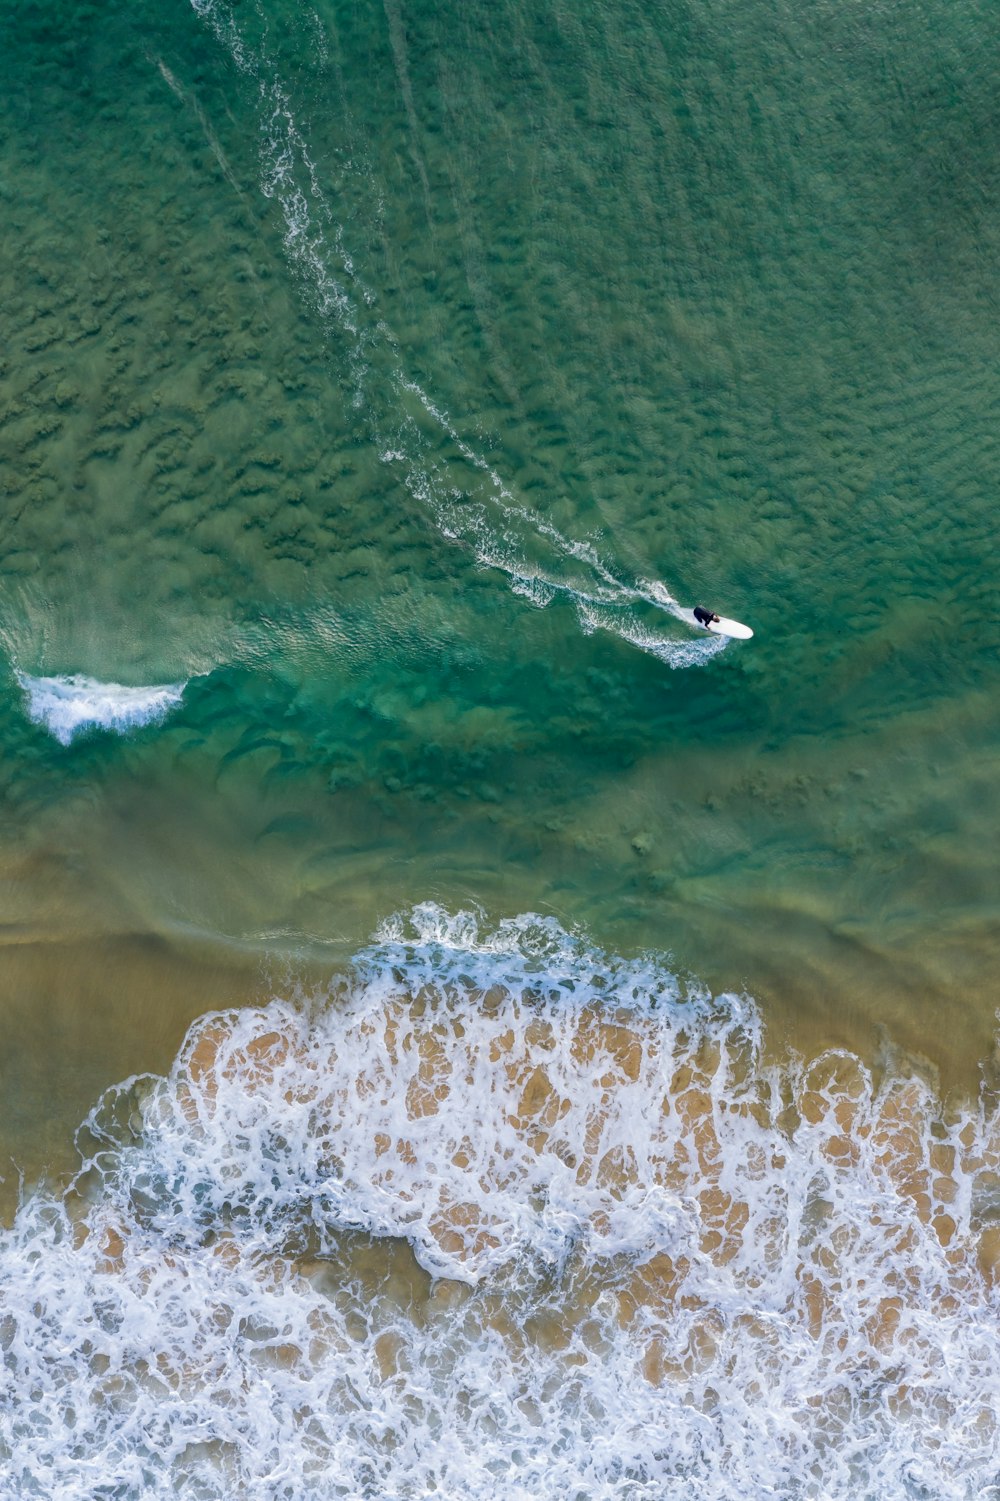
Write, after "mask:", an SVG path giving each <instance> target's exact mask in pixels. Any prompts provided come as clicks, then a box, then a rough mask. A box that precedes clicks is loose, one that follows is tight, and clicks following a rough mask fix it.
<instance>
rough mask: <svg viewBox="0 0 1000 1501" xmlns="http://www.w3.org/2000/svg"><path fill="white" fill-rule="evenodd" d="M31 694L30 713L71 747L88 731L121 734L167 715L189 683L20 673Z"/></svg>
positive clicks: (77, 674) (79, 674)
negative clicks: (106, 680) (103, 680)
mask: <svg viewBox="0 0 1000 1501" xmlns="http://www.w3.org/2000/svg"><path fill="white" fill-rule="evenodd" d="M16 676H17V680H18V682H19V683H20V685H21V687H22V688H23V689H24V693H25V696H26V698H27V706H28V716H29V718H30V719H32V720H34V722H35V724H41V725H44V726H45V728H46V729H47V730H48V731H49V733H50V734H52V735H54V736H55V738H56V739H57V740H58V741H59V743H60V745H69V743H70V741H71V740H72V739H73V737H74V736H75V735H78V734H80V733H81V732H82V731H84V730H92V729H102V730H113V731H115V732H116V733H117V734H119V735H123V734H125V733H126V732H127V731H128V730H135V729H139V728H140V727H141V726H142V725H147V724H156V723H158V722H159V721H160V720H161V719H165V718H166V716H167V715H168V714H169V713H170V711H171V709H173V708H175V707H176V705H177V704H179V703H180V701H181V698H182V697H183V694H184V689H185V688H186V687H187V683H186V682H183V683H158V684H153V685H151V686H148V687H128V686H126V685H125V684H124V683H101V682H99V681H98V680H97V679H96V678H88V677H84V676H83V675H82V674H81V673H73V674H71V675H69V676H67V677H51V678H49V677H32V676H31V674H30V673H27V672H18V673H17V674H16Z"/></svg>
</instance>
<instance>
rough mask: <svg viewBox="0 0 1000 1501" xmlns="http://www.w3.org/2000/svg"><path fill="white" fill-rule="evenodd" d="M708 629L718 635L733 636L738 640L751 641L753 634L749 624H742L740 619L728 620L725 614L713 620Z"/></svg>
mask: <svg viewBox="0 0 1000 1501" xmlns="http://www.w3.org/2000/svg"><path fill="white" fill-rule="evenodd" d="M708 629H709V630H710V631H713V632H714V633H715V635H716V636H732V637H733V638H734V640H736V641H749V640H750V637H751V636H752V635H753V631H752V630H751V629H750V627H749V626H748V625H740V622H739V621H738V620H727V619H726V617H725V616H724V615H723V616H722V618H721V619H720V620H713V621H712V623H711V625H710V626H709V627H708Z"/></svg>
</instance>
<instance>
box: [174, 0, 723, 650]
mask: <svg viewBox="0 0 1000 1501" xmlns="http://www.w3.org/2000/svg"><path fill="white" fill-rule="evenodd" d="M191 4H192V7H193V9H194V10H195V12H196V13H197V14H198V15H199V17H201V18H202V19H203V20H204V21H205V22H206V23H207V25H208V26H209V27H210V29H211V30H212V32H213V33H214V35H215V37H216V39H217V40H218V41H219V43H220V44H221V45H222V46H223V47H224V48H225V49H226V51H227V52H228V54H229V56H230V58H231V60H232V62H233V64H234V65H235V67H236V69H237V70H238V72H239V73H240V74H241V75H243V76H244V77H245V78H246V79H248V80H249V81H251V82H252V83H253V84H254V85H255V87H256V89H257V94H258V124H259V130H260V159H261V177H260V188H261V191H262V192H263V193H264V194H265V196H266V197H268V198H270V199H273V201H274V202H275V203H276V204H277V206H278V207H279V209H280V211H281V215H282V220H283V227H284V228H283V243H284V248H285V252H286V255H287V256H288V260H289V263H290V265H291V266H292V268H293V270H294V271H295V272H296V274H297V275H298V277H299V279H300V282H301V284H302V286H303V289H304V291H305V294H306V296H307V299H308V301H309V302H310V303H311V305H312V307H313V309H314V310H315V312H316V313H317V315H318V316H319V318H320V320H321V322H322V324H323V326H324V328H325V329H326V330H327V332H328V334H329V336H330V337H331V340H335V341H336V342H337V343H338V344H339V345H340V347H341V350H342V352H343V354H344V356H345V358H346V361H347V365H348V370H349V373H350V377H351V381H352V383H353V405H354V406H355V408H356V409H357V410H358V411H360V412H362V413H363V414H364V416H365V418H366V419H367V421H368V423H369V425H370V428H371V431H372V437H373V438H374V441H375V443H376V445H377V448H378V452H379V455H380V458H381V459H382V461H383V462H384V463H386V464H390V465H392V466H394V467H396V469H397V471H398V473H399V476H400V479H401V481H402V483H403V484H404V486H405V488H406V490H407V491H408V492H409V494H410V495H411V496H412V497H413V499H414V500H415V501H416V502H417V503H418V504H419V505H420V506H421V507H422V508H424V509H425V510H426V511H428V512H429V513H430V515H431V516H432V517H433V519H434V522H435V524H436V526H437V528H438V530H439V531H440V533H441V534H442V535H443V536H444V537H446V538H448V539H449V540H452V541H455V542H459V543H461V544H463V545H464V546H466V547H468V548H469V549H470V550H471V551H472V553H473V555H474V556H475V558H476V560H477V562H478V563H479V564H480V565H481V566H483V567H489V568H495V569H497V570H499V571H500V572H502V573H503V574H504V575H505V576H506V578H507V581H508V584H509V586H510V588H511V589H512V590H513V592H514V593H516V594H518V595H520V596H521V597H523V598H525V599H527V600H528V601H529V602H530V603H531V604H533V605H535V606H536V607H538V608H543V607H544V606H545V605H547V604H549V603H550V602H551V601H552V600H554V599H556V598H562V599H564V600H566V601H567V602H569V603H570V604H571V605H572V606H573V607H574V609H575V611H576V615H577V619H578V621H579V624H580V627H581V629H582V630H583V631H584V632H586V633H588V634H589V633H590V632H593V631H596V630H606V631H610V632H612V633H613V634H614V635H617V636H618V637H619V638H620V639H621V640H623V641H626V642H628V643H629V644H631V645H633V646H636V647H638V648H639V649H640V650H642V651H645V652H649V653H651V654H652V655H654V656H656V657H658V658H659V660H660V661H662V662H664V663H665V664H666V665H667V666H668V667H671V668H686V667H692V666H700V665H703V664H704V663H706V662H707V661H709V660H710V659H711V658H712V657H714V656H715V655H717V654H718V653H719V652H720V651H722V650H724V649H725V645H726V642H725V639H724V638H721V637H716V636H712V637H703V636H701V637H697V638H695V639H691V638H690V637H678V636H676V635H671V634H669V633H667V632H666V631H665V630H663V629H659V628H654V627H653V626H650V625H649V624H646V623H644V621H643V619H642V618H641V614H640V612H641V611H642V610H645V611H646V612H647V614H648V613H649V612H650V611H652V612H653V616H654V619H655V617H656V616H658V615H665V616H670V617H673V618H674V619H676V620H677V621H678V622H681V623H683V625H685V626H687V627H690V626H692V625H693V620H692V616H691V612H690V611H689V610H686V609H685V608H684V607H683V606H682V605H681V604H680V603H679V602H678V601H677V599H676V598H675V597H674V595H673V594H672V593H671V592H670V590H668V589H667V588H666V586H665V585H663V584H662V583H660V582H658V581H654V580H647V579H641V578H635V577H630V576H629V575H627V574H626V573H624V572H623V571H622V570H621V569H620V568H619V567H617V566H616V564H615V562H614V561H613V560H612V559H610V558H607V557H604V556H602V555H601V554H600V553H599V551H598V549H597V548H596V547H595V545H594V544H593V543H592V542H590V541H581V540H574V539H571V538H567V537H565V536H563V534H562V533H561V532H560V531H559V530H558V529H557V528H556V527H554V526H553V525H552V524H551V523H549V522H547V521H546V520H545V519H544V517H540V516H538V515H534V514H532V513H531V512H530V511H529V510H528V509H527V507H526V506H524V505H523V504H522V503H521V502H520V501H519V500H518V498H517V496H516V495H515V493H514V491H513V490H512V488H511V486H510V485H509V484H507V483H506V482H505V481H504V479H503V477H502V476H501V474H500V473H499V471H498V470H497V469H496V467H495V466H494V465H492V464H491V463H490V462H489V460H488V459H487V458H486V457H485V456H484V455H483V454H482V453H480V452H478V451H477V450H476V449H475V448H474V447H473V446H472V445H471V444H470V443H469V442H468V441H467V440H466V439H464V438H463V437H462V435H461V434H460V433H459V431H458V429H457V427H456V425H455V423H454V421H453V420H452V418H451V417H450V416H449V414H448V413H447V411H446V410H445V409H444V408H443V407H442V406H441V405H440V404H439V403H438V402H436V401H435V400H434V399H433V398H432V397H431V396H430V395H429V394H428V392H427V391H425V390H424V388H423V387H422V386H421V385H420V384H419V383H418V382H417V381H416V380H414V379H413V378H412V377H411V376H410V375H409V374H408V373H407V371H406V368H405V359H404V356H403V353H402V351H401V349H400V346H399V341H398V340H397V338H396V336H395V334H394V333H393V331H392V329H391V328H390V327H389V325H388V324H387V323H386V321H385V319H384V318H383V317H382V316H381V314H380V313H379V311H378V308H377V298H376V294H375V293H374V291H373V290H372V289H371V288H370V287H369V286H368V285H366V283H365V281H364V280H363V277H362V276H361V274H360V272H359V270H358V268H357V266H356V264H355V262H354V259H353V257H352V256H351V254H350V252H349V250H348V248H347V245H346V242H345V237H344V229H343V225H342V224H341V223H339V222H338V220H337V217H336V215H335V213H334V211H333V208H332V206H331V203H330V201H329V198H328V195H327V192H326V191H325V190H324V188H323V185H322V183H321V177H320V172H319V169H318V167H317V165H316V162H315V160H314V158H313V155H312V152H311V151H310V148H309V144H308V142H307V140H306V137H305V136H304V134H303V132H302V130H301V129H300V128H299V125H298V123H297V114H296V111H295V109H294V108H293V101H292V95H291V92H290V89H289V87H288V86H287V85H286V83H285V82H284V81H283V80H282V78H281V77H280V76H279V74H278V72H277V69H276V68H275V66H274V63H273V61H272V59H271V57H270V55H269V53H268V50H267V47H266V44H265V43H264V42H260V43H257V44H256V45H255V46H253V47H251V46H249V45H248V44H247V42H246V40H245V38H244V35H243V33H242V31H241V29H240V27H239V25H238V23H237V21H236V18H235V16H234V14H233V13H232V11H231V10H230V9H229V8H228V7H227V6H226V5H225V4H224V3H223V0H191ZM257 14H258V16H259V17H260V18H261V20H262V21H264V20H265V19H266V18H264V16H263V12H262V11H261V9H260V7H259V5H258V7H257ZM390 19H391V16H390ZM262 30H263V31H264V32H265V34H266V25H265V26H263V27H262ZM397 40H398V38H396V37H395V35H394V37H393V46H394V58H395V61H396V64H397V69H398V66H399V56H398V49H397V48H396V41H397ZM407 77H408V75H407ZM404 92H405V94H406V98H405V99H404V103H405V104H406V107H407V118H408V120H409V122H410V126H411V135H413V126H414V122H415V115H414V111H413V100H412V92H411V91H409V90H405V91H404ZM413 138H414V141H415V136H414V137H413ZM425 175H426V174H422V175H421V180H422V181H424V177H425ZM425 192H426V183H425ZM379 374H381V376H382V378H383V380H384V381H385V383H386V385H387V387H388V391H389V393H390V398H391V399H390V402H389V403H388V404H389V405H390V406H391V412H390V413H389V414H388V417H385V416H380V413H379V402H378V399H377V397H376V396H375V394H374V392H373V389H372V388H373V386H374V383H375V380H376V378H377V376H378V375H379Z"/></svg>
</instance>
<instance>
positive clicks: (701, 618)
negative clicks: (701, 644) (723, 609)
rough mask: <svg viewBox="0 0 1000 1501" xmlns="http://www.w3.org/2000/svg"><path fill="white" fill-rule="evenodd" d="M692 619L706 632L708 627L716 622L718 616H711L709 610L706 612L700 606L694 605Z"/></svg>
mask: <svg viewBox="0 0 1000 1501" xmlns="http://www.w3.org/2000/svg"><path fill="white" fill-rule="evenodd" d="M694 618H695V620H697V622H698V624H699V625H703V626H704V627H705V629H706V631H707V630H708V628H709V626H710V625H712V624H713V623H714V622H717V621H718V619H719V617H718V615H713V614H712V611H711V610H706V609H704V608H703V606H701V605H695V607H694Z"/></svg>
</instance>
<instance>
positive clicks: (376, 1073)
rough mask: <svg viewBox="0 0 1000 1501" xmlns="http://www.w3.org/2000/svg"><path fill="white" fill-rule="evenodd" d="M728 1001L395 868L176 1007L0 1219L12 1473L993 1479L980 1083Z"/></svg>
mask: <svg viewBox="0 0 1000 1501" xmlns="http://www.w3.org/2000/svg"><path fill="white" fill-rule="evenodd" d="M760 1041H761V1031H760V1019H759V1016H758V1014H757V1011H756V1009H755V1007H754V1006H753V1004H752V1003H751V1002H750V1001H749V1000H747V999H745V998H738V997H725V996H723V997H718V998H716V999H714V1000H713V999H712V998H711V997H710V996H708V995H707V994H705V993H703V992H699V991H697V990H695V991H693V992H692V991H690V990H687V989H686V988H685V987H684V986H683V985H682V984H681V983H680V982H679V981H678V980H677V978H676V977H675V976H674V975H673V974H672V973H671V972H670V970H669V969H668V968H667V967H666V966H665V964H664V963H663V961H662V960H660V959H657V958H656V957H655V956H647V957H645V958H641V959H638V960H630V961H624V960H621V959H615V958H613V957H609V956H608V955H605V954H602V953H601V952H600V951H598V950H596V949H594V948H593V947H591V946H589V945H588V944H587V943H586V942H585V941H584V940H583V939H581V938H580V937H576V936H574V935H572V934H568V933H567V932H565V931H564V930H563V929H562V928H560V927H559V925H558V924H557V923H556V922H555V921H554V920H552V919H542V918H538V917H531V916H525V917H521V918H517V919H512V920H511V921H509V922H505V923H502V924H500V925H499V927H496V928H490V927H488V926H487V925H485V924H484V923H483V922H482V920H481V919H480V918H479V917H478V916H477V915H476V914H474V913H458V914H449V913H447V912H444V911H442V910H441V909H440V908H438V907H435V906H433V905H430V904H428V905H425V906H422V907H418V908H417V909H416V910H415V911H414V912H413V913H412V914H410V916H409V917H408V918H398V919H394V920H393V921H391V922H389V923H387V924H386V925H385V926H384V928H383V930H382V932H381V933H380V934H379V935H378V938H377V941H376V942H375V943H374V944H373V945H372V946H371V947H370V948H368V949H366V950H364V951H363V952H362V953H361V954H359V955H358V956H357V959H356V961H355V964H354V967H353V971H352V972H351V973H350V974H349V975H348V976H347V977H346V978H345V979H344V981H343V982H342V983H339V984H337V985H335V986H334V987H333V988H332V989H331V992H330V993H329V995H326V996H316V997H312V998H307V997H299V998H298V999H297V1000H288V999H275V1000H272V1001H271V1002H269V1003H268V1004H266V1005H262V1006H260V1007H257V1008H248V1009H245V1010H241V1011H238V1012H233V1013H228V1014H225V1015H215V1016H211V1017H207V1018H204V1019H203V1020H202V1021H201V1022H200V1023H198V1024H197V1025H196V1026H195V1027H194V1028H193V1029H192V1031H191V1033H190V1034H189V1037H188V1039H187V1041H186V1043H185V1045H184V1047H183V1049H182V1051H181V1054H180V1056H179V1058H178V1060H177V1063H176V1065H175V1067H174V1068H173V1070H172V1071H171V1073H170V1075H169V1076H168V1077H167V1078H165V1079H155V1078H146V1079H141V1080H133V1081H130V1082H129V1084H128V1085H124V1086H122V1087H121V1088H119V1089H117V1090H113V1091H111V1092H110V1093H109V1094H108V1096H107V1097H106V1098H105V1100H104V1101H103V1102H102V1104H101V1105H100V1106H99V1107H98V1108H97V1109H96V1110H95V1111H94V1113H93V1115H92V1117H91V1118H90V1121H89V1122H88V1126H87V1129H86V1131H85V1132H84V1133H83V1134H82V1136H81V1144H82V1145H85V1150H86V1154H87V1157H88V1161H89V1163H90V1166H89V1167H88V1169H87V1171H86V1172H85V1173H84V1174H83V1175H82V1176H81V1178H80V1180H79V1182H78V1185H77V1196H74V1195H71V1196H70V1197H69V1199H68V1200H66V1201H65V1202H60V1201H59V1200H57V1199H55V1198H53V1197H51V1196H46V1195H38V1196H36V1197H35V1198H33V1199H30V1200H29V1201H28V1202H27V1203H26V1204H25V1205H24V1206H23V1207H22V1209H21V1211H20V1213H19V1216H18V1219H17V1223H16V1225H15V1227H14V1229H13V1231H11V1232H3V1233H0V1454H2V1455H3V1457H4V1473H5V1474H7V1475H8V1476H9V1477H11V1478H10V1482H9V1483H10V1486H11V1493H12V1494H19V1495H45V1496H59V1497H60V1498H62V1501H77V1498H79V1501H85V1498H86V1501H90V1498H92V1497H93V1496H94V1495H95V1494H98V1493H104V1492H106V1493H107V1494H108V1495H112V1494H114V1495H116V1496H119V1497H122V1498H125V1501H133V1498H135V1501H139V1498H140V1497H141V1498H143V1501H147V1498H156V1501H159V1498H161V1497H162V1498H164V1501H165V1498H166V1497H168V1496H169V1497H174V1496H179V1497H181V1498H183V1501H194V1498H195V1497H198V1498H199V1501H206V1498H210V1501H224V1498H225V1501H228V1498H231V1497H233V1496H237V1495H240V1496H248V1497H253V1498H257V1497H260V1498H261V1501H264V1498H267V1501H271V1498H279V1497H287V1498H288V1501H292V1498H296V1501H297V1498H299V1497H301V1496H303V1495H308V1496H310V1497H315V1498H318V1501H326V1498H331V1501H332V1498H333V1497H335V1496H343V1495H349V1496H365V1495H369V1496H373V1497H374V1496H392V1497H396V1498H400V1501H411V1498H412V1501H417V1498H418V1497H423V1496H426V1495H428V1494H437V1495H442V1496H447V1497H453V1498H456V1501H457V1498H460V1497H461V1498H463V1501H464V1498H466V1497H468V1498H472V1501H496V1498H498V1497H499V1498H504V1501H507V1498H513V1501H522V1498H523V1501H528V1498H533V1497H537V1496H540V1495H555V1494H559V1495H562V1494H565V1495H567V1496H574V1497H586V1498H588V1501H590V1498H601V1501H636V1498H643V1501H645V1498H648V1501H654V1498H655V1501H661V1498H663V1497H664V1496H667V1497H674V1496H676V1497H681V1496H683V1497H688V1496H698V1497H699V1498H701V1497H706V1498H708V1501H746V1498H748V1497H758V1496H765V1495H766V1496H769V1497H771V1498H773V1501H915V1498H925V1501H929V1498H934V1501H938V1498H942V1501H972V1498H974V1497H975V1498H988V1501H996V1496H997V1475H998V1474H1000V1418H998V1413H1000V1291H998V1289H1000V1191H998V1184H1000V1126H998V1123H997V1121H996V1118H995V1116H993V1115H990V1114H989V1113H988V1112H987V1111H986V1110H985V1108H984V1107H981V1106H971V1107H969V1108H967V1109H965V1110H964V1111H958V1112H955V1113H954V1114H951V1115H945V1114H944V1113H943V1112H942V1109H941V1106H940V1103H939V1102H938V1101H937V1100H936V1099H935V1097H934V1095H933V1093H932V1091H931V1090H930V1089H929V1088H928V1087H927V1086H925V1085H924V1084H923V1083H921V1082H920V1081H919V1080H916V1079H912V1078H904V1077H901V1076H893V1075H890V1076H889V1077H888V1078H887V1079H886V1080H885V1081H884V1082H883V1083H882V1084H881V1085H876V1084H875V1082H874V1081H873V1079H872V1078H871V1077H870V1075H869V1074H868V1072H867V1070H866V1069H865V1068H864V1066H863V1065H862V1064H861V1063H860V1062H859V1061H858V1060H857V1059H856V1058H853V1057H851V1056H850V1055H849V1054H847V1053H844V1052H833V1053H828V1054H825V1055H824V1056H823V1057H821V1058H819V1059H816V1060H813V1061H812V1062H810V1063H804V1062H792V1063H790V1064H789V1065H788V1066H787V1067H785V1068H783V1069H778V1068H773V1067H765V1066H764V1065H763V1063H762V1062H761V1055H760ZM359 1228H360V1229H364V1230H366V1231H367V1232H369V1233H371V1234H373V1235H374V1236H375V1237H376V1239H375V1241H374V1243H373V1244H371V1245H370V1246H369V1245H366V1244H365V1243H359V1242H358V1241H357V1240H356V1239H352V1232H353V1231H356V1230H357V1229H359ZM400 1238H405V1240H407V1241H409V1243H410V1245H411V1246H412V1247H413V1248H414V1250H415V1252H416V1255H417V1257H418V1258H419V1260H420V1261H421V1262H422V1263H423V1265H424V1266H425V1267H426V1268H427V1269H428V1270H429V1271H430V1272H431V1273H433V1274H434V1275H435V1276H437V1277H444V1278H447V1279H448V1280H445V1281H439V1282H432V1281H429V1280H427V1279H426V1278H422V1277H421V1275H420V1273H419V1271H418V1269H416V1268H415V1267H414V1265H413V1264H412V1262H411V1261H410V1260H409V1259H408V1256H407V1255H406V1254H404V1251H403V1249H401V1245H402V1241H401V1239H400ZM95 1477H99V1485H98V1486H97V1489H95V1483H96V1482H95ZM101 1487H103V1491H102V1490H101Z"/></svg>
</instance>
